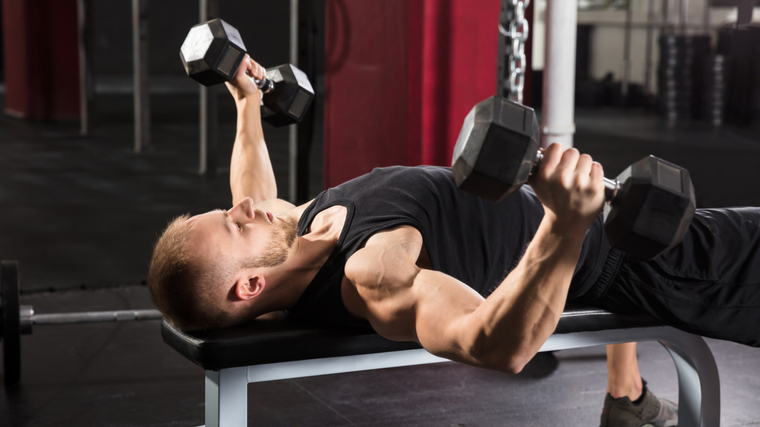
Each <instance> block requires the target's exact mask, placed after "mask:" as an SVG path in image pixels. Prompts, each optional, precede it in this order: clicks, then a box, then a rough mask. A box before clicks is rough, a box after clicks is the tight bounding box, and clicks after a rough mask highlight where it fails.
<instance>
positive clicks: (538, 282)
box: [470, 221, 583, 372]
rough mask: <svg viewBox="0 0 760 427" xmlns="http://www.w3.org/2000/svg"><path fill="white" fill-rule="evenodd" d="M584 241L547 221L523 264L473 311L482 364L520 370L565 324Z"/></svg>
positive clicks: (521, 262)
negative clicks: (561, 320) (563, 318)
mask: <svg viewBox="0 0 760 427" xmlns="http://www.w3.org/2000/svg"><path fill="white" fill-rule="evenodd" d="M582 244H583V238H582V237H561V236H557V235H555V234H553V233H552V232H551V230H550V227H549V226H548V224H547V222H546V221H544V222H542V224H541V226H540V227H539V229H538V232H537V234H536V236H535V237H534V239H533V241H532V242H531V244H530V245H529V246H528V248H527V249H526V252H525V255H524V256H523V258H522V259H521V261H520V263H519V264H518V266H517V267H516V268H515V269H514V270H513V271H512V272H511V273H510V274H509V275H508V276H507V278H506V279H504V281H503V282H502V283H501V285H500V286H499V287H498V288H497V289H496V290H495V291H494V292H493V293H492V294H491V295H490V296H489V297H488V298H487V299H486V300H485V301H484V302H483V304H482V305H481V306H480V307H478V309H477V310H476V311H475V312H473V313H472V315H471V319H470V320H471V322H472V323H470V324H471V325H473V324H474V325H475V330H476V331H477V334H478V336H477V338H476V340H477V343H476V345H475V348H476V349H478V356H477V357H478V359H480V360H481V362H483V363H484V364H486V365H489V366H490V367H494V368H497V369H500V370H505V371H508V372H519V371H520V370H521V369H522V366H524V364H525V363H527V362H528V361H529V360H530V359H531V358H532V357H533V356H534V355H535V354H536V352H538V350H539V349H540V348H541V346H542V345H543V343H544V342H545V341H546V339H547V338H548V337H549V336H550V335H551V334H552V333H553V332H554V329H555V328H556V326H557V322H559V318H560V316H561V314H562V311H563V309H564V306H565V301H566V299H567V292H568V289H569V287H570V281H571V279H572V276H573V272H574V271H575V265H576V263H577V262H578V257H579V255H580V250H581V246H582ZM494 365H495V366H494Z"/></svg>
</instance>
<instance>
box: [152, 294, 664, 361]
mask: <svg viewBox="0 0 760 427" xmlns="http://www.w3.org/2000/svg"><path fill="white" fill-rule="evenodd" d="M651 326H663V325H662V323H661V322H659V321H657V320H655V319H653V318H651V317H649V316H644V315H630V314H615V313H610V312H608V311H604V310H599V309H594V308H589V307H578V306H574V307H568V308H566V309H565V311H564V313H563V314H562V318H561V319H560V321H559V324H558V325H557V328H556V330H555V332H554V333H555V334H568V333H574V332H593V331H600V330H610V329H630V328H642V327H651ZM161 336H162V337H163V339H164V342H166V343H167V344H168V345H169V346H170V347H172V348H174V349H175V350H177V351H178V352H179V353H180V354H182V355H183V356H185V357H186V358H187V359H188V360H190V361H191V362H193V363H195V364H196V365H198V366H200V367H202V368H203V369H205V370H214V371H218V370H220V369H225V368H233V367H239V366H251V365H260V364H266V363H278V362H291V361H296V360H309V359H317V358H326V357H339V356H354V355H360V354H374V353H383V352H389V351H399V350H410V349H417V348H420V345H419V344H417V343H414V342H395V341H389V340H387V339H385V338H383V337H381V336H380V335H378V334H376V333H375V332H374V331H373V330H372V329H370V328H353V329H328V328H325V327H323V326H315V325H310V324H306V323H303V322H298V321H296V320H294V319H293V318H291V317H289V316H288V315H287V314H286V313H284V312H277V313H271V314H268V315H266V316H262V317H260V318H258V319H256V320H255V321H254V322H251V323H247V324H245V325H240V326H236V327H232V328H225V329H217V330H212V331H203V332H194V333H183V332H181V331H179V330H178V329H176V328H175V327H174V326H172V325H171V324H169V323H167V322H166V321H164V322H163V323H162V324H161Z"/></svg>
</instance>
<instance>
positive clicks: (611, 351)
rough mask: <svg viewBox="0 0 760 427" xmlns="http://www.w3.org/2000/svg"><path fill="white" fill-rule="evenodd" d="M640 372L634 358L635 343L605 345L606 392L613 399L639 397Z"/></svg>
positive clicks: (640, 385)
mask: <svg viewBox="0 0 760 427" xmlns="http://www.w3.org/2000/svg"><path fill="white" fill-rule="evenodd" d="M642 387H643V384H642V382H641V374H639V363H638V361H637V360H636V343H635V342H630V343H626V344H612V345H608V346H607V393H609V395H610V396H612V397H613V398H614V399H620V398H621V397H628V398H629V399H630V400H631V401H635V400H636V399H638V398H639V397H641V388H642Z"/></svg>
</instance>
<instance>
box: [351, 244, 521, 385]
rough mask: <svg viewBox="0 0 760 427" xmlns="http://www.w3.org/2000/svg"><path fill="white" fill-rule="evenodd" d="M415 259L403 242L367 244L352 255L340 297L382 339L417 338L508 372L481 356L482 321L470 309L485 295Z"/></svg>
mask: <svg viewBox="0 0 760 427" xmlns="http://www.w3.org/2000/svg"><path fill="white" fill-rule="evenodd" d="M411 246H413V245H411ZM416 253H418V252H416V251H415V254H416ZM415 260H416V255H413V256H408V251H407V247H406V246H405V245H396V246H392V247H382V246H371V247H370V246H368V247H365V248H364V249H362V250H360V251H358V252H357V253H356V254H354V256H352V257H351V259H350V260H349V262H348V263H347V264H346V269H345V273H346V277H347V278H348V280H349V282H350V283H351V286H350V287H349V290H346V289H344V292H343V301H344V303H345V304H346V306H347V308H348V309H349V311H350V312H351V313H352V314H354V315H356V316H359V317H363V318H365V319H367V320H368V321H369V322H370V324H371V325H372V327H373V329H374V330H375V331H376V332H377V333H379V334H380V335H382V336H383V337H385V338H388V339H391V340H395V341H416V342H418V343H420V344H421V345H422V346H423V347H424V348H425V349H426V350H428V351H429V352H430V353H432V354H435V355H437V356H440V357H445V358H447V359H450V360H453V361H456V362H461V363H466V364H469V365H474V366H481V367H486V368H490V369H498V370H506V368H505V367H504V366H501V365H498V366H497V365H494V364H493V363H487V362H486V361H485V360H483V359H480V358H479V357H480V355H481V354H480V353H481V350H480V348H481V347H479V346H481V345H482V344H483V343H482V342H481V341H480V340H479V337H480V336H482V334H481V331H483V326H484V325H483V324H477V320H478V316H476V315H474V313H476V311H477V310H478V309H479V308H480V307H481V306H482V304H483V303H484V299H483V297H481V296H480V295H479V294H478V293H477V292H475V291H474V290H472V289H471V288H470V287H468V286H466V285H465V284H464V283H462V282H460V281H458V280H456V279H455V278H453V277H451V276H448V275H446V274H444V273H441V272H436V271H432V270H427V269H423V268H420V267H418V266H417V265H416V264H415ZM507 347H509V346H507ZM499 363H501V361H499Z"/></svg>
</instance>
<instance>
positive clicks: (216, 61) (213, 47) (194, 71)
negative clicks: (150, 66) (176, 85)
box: [179, 18, 246, 86]
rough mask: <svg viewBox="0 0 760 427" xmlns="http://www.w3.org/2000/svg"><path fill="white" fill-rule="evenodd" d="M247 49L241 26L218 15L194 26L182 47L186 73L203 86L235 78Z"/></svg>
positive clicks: (181, 53) (181, 51)
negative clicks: (232, 23)
mask: <svg viewBox="0 0 760 427" xmlns="http://www.w3.org/2000/svg"><path fill="white" fill-rule="evenodd" d="M245 53H246V50H245V44H243V39H242V38H241V37H240V33H239V32H238V30H237V29H235V27H233V26H232V25H230V24H228V23H226V22H224V21H222V20H221V19H218V18H217V19H212V20H210V21H206V22H202V23H200V24H197V25H195V26H193V27H192V28H191V29H190V32H189V33H188V34H187V37H186V38H185V41H184V43H182V47H181V48H180V50H179V54H180V57H181V58H182V64H183V65H184V66H185V72H187V75H188V76H190V77H192V78H193V79H194V80H195V81H197V82H198V83H200V84H202V85H204V86H211V85H215V84H218V83H223V82H225V81H228V80H230V79H232V77H234V76H235V72H236V71H237V69H238V66H239V65H240V61H242V60H243V58H244V57H245Z"/></svg>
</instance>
